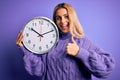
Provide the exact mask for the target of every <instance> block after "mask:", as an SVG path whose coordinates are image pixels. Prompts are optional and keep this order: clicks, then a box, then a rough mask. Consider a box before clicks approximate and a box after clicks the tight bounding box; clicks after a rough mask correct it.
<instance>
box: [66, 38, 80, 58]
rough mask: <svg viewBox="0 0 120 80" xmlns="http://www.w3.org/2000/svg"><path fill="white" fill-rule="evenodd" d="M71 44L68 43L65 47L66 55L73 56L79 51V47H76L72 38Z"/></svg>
mask: <svg viewBox="0 0 120 80" xmlns="http://www.w3.org/2000/svg"><path fill="white" fill-rule="evenodd" d="M71 41H72V42H71V43H68V44H67V46H66V51H67V54H69V55H72V56H75V55H77V53H78V51H79V50H80V48H79V46H78V45H77V43H76V41H75V40H74V37H73V36H72V37H71Z"/></svg>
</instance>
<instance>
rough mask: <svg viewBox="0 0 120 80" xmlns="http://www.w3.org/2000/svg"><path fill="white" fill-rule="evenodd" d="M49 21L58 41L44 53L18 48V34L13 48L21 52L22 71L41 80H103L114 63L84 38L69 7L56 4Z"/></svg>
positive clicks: (20, 36) (71, 8) (107, 54)
mask: <svg viewBox="0 0 120 80" xmlns="http://www.w3.org/2000/svg"><path fill="white" fill-rule="evenodd" d="M53 21H54V22H55V24H56V25H57V27H58V29H59V35H60V36H59V41H58V43H57V44H56V45H55V47H53V48H52V50H50V51H49V52H48V53H46V54H43V55H37V54H32V53H31V52H30V51H28V50H26V49H25V48H24V47H23V44H22V38H23V35H22V33H20V34H19V35H18V38H17V40H16V44H17V45H19V46H20V47H21V49H22V50H23V52H24V62H25V68H26V70H27V71H28V72H29V73H30V74H31V75H37V76H41V77H42V79H43V80H91V75H94V76H96V77H98V78H105V77H107V76H108V74H110V73H111V71H112V69H113V68H114V60H113V59H112V57H111V55H110V54H109V53H107V52H106V51H104V50H103V49H101V48H99V47H97V46H95V45H94V44H93V43H92V42H91V41H90V40H88V39H87V38H86V37H85V36H84V32H83V30H82V27H81V25H80V23H79V21H78V19H77V15H76V13H75V10H74V9H73V7H72V6H71V5H70V4H67V3H61V4H58V5H57V6H56V7H55V9H54V13H53Z"/></svg>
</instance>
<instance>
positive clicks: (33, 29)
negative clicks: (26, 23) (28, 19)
mask: <svg viewBox="0 0 120 80" xmlns="http://www.w3.org/2000/svg"><path fill="white" fill-rule="evenodd" d="M31 30H32V31H34V32H35V33H37V34H38V35H39V36H41V37H43V35H41V34H40V33H38V32H37V31H36V30H34V29H33V28H31Z"/></svg>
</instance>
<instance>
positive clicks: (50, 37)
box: [22, 16, 59, 54]
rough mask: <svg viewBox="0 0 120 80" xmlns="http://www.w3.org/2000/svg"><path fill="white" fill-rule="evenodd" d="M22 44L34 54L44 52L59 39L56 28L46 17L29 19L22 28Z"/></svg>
mask: <svg viewBox="0 0 120 80" xmlns="http://www.w3.org/2000/svg"><path fill="white" fill-rule="evenodd" d="M22 33H23V36H24V37H23V40H22V42H23V45H24V46H25V48H26V49H28V50H29V51H31V52H33V53H36V54H44V53H47V52H48V51H49V50H51V49H52V48H53V47H54V46H55V44H56V43H57V42H58V39H59V32H58V28H57V26H56V25H55V23H54V22H53V21H52V20H50V19H49V18H47V17H43V16H39V17H35V18H33V19H31V20H30V21H28V22H27V23H26V25H25V26H24V28H23V29H22Z"/></svg>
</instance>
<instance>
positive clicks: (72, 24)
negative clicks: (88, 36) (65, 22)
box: [53, 3, 84, 38]
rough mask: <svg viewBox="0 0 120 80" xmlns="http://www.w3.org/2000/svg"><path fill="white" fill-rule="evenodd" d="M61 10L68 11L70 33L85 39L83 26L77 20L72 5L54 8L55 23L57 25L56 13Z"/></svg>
mask: <svg viewBox="0 0 120 80" xmlns="http://www.w3.org/2000/svg"><path fill="white" fill-rule="evenodd" d="M60 8H65V9H66V10H67V11H68V17H69V30H70V33H71V34H72V35H73V36H74V37H77V38H79V37H83V36H84V32H83V29H82V26H81V24H80V22H79V20H78V18H77V15H76V12H75V10H74V8H73V7H72V6H71V5H70V4H67V3H60V4H58V5H57V6H56V7H55V8H54V12H53V21H54V22H55V24H56V11H57V10H58V9H60Z"/></svg>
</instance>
